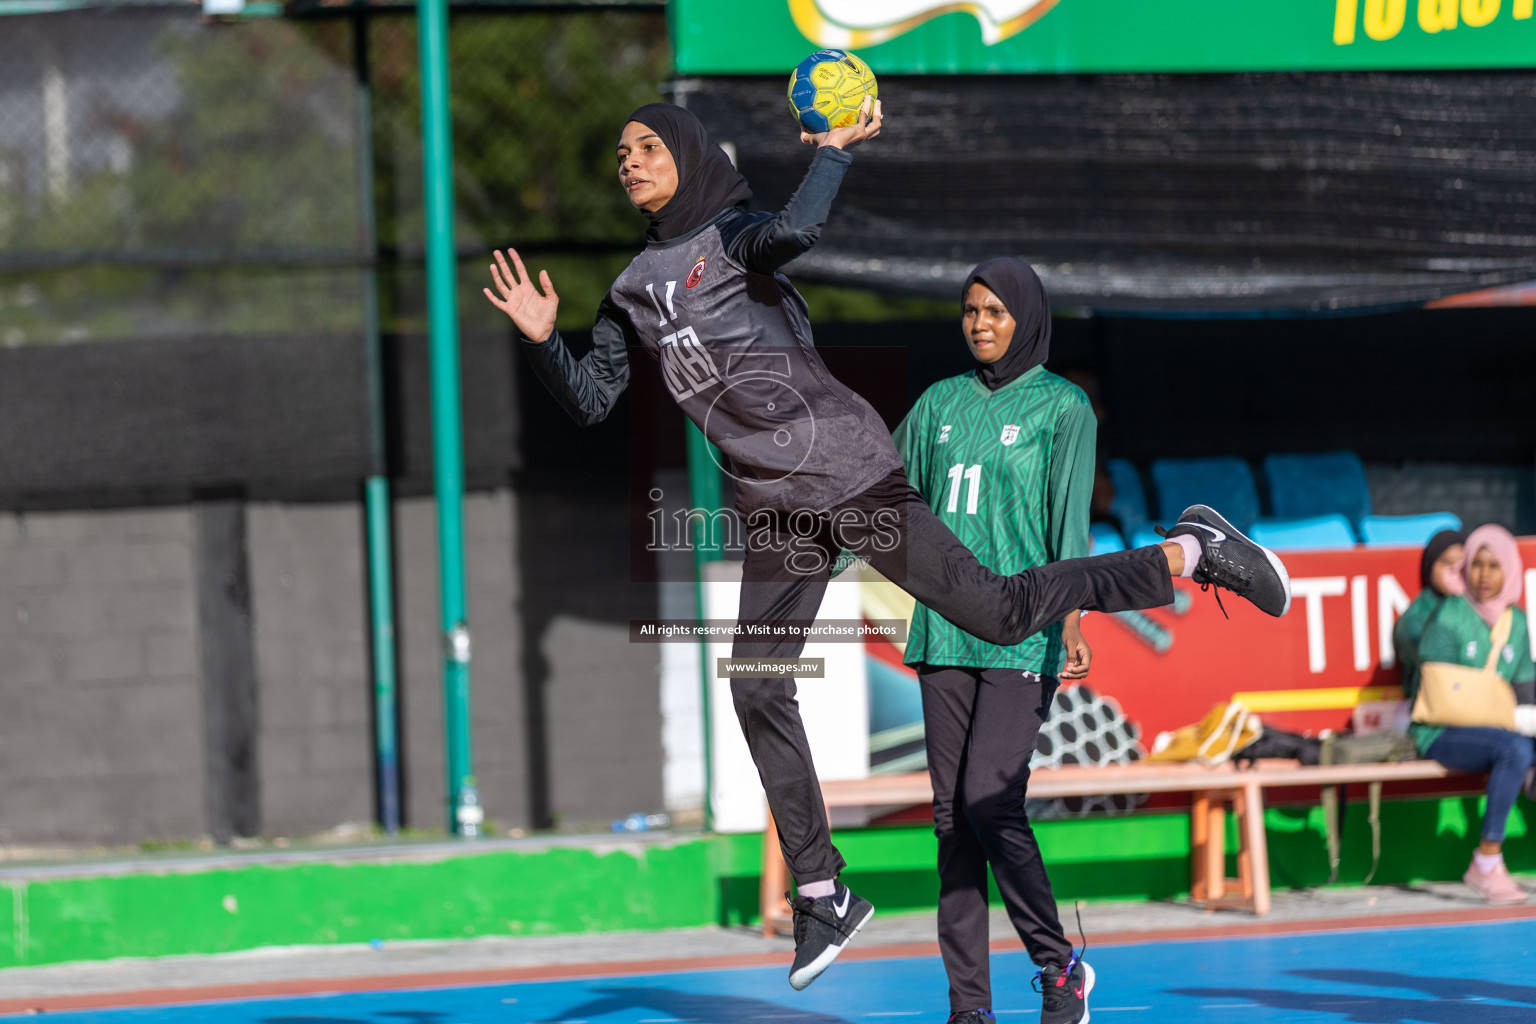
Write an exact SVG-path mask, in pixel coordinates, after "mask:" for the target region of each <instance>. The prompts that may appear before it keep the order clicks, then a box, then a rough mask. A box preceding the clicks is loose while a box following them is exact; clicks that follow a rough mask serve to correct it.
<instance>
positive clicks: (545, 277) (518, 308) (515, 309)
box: [481, 249, 560, 342]
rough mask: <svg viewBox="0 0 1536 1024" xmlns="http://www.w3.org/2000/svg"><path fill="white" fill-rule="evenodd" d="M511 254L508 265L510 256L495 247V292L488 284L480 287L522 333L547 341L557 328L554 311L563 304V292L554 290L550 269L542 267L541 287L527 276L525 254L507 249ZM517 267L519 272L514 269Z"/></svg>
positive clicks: (528, 337)
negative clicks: (508, 261)
mask: <svg viewBox="0 0 1536 1024" xmlns="http://www.w3.org/2000/svg"><path fill="white" fill-rule="evenodd" d="M507 252H508V253H510V254H511V256H512V266H510V267H509V266H507V258H506V257H505V256H503V255H502V254H501V250H500V249H497V250H496V262H495V263H492V264H491V280H492V281H493V282H494V283H495V285H496V292H498V293H500V294H499V296H498V295H497V294H493V293H492V292H491V290H490V289H489V288H484V289H481V290H482V291H484V292H485V297H486V298H487V299H490V300H491V305H493V306H495V307H496V308H497V309H499V310H501V311H502V312H503V313H505V314H507V316H509V317H511V318H512V322H513V323H514V324H516V325H517V329H518V330H519V331H521V332H522V335H523V337H525V338H527V339H528V340H529V341H536V342H541V341H547V340H549V336H550V334H552V333H554V330H555V312H556V311H557V310H558V309H559V308H560V296H558V295H556V294H555V286H554V285H552V284H551V283H550V281H549V272H548V271H545V270H541V271H539V288H542V289H543V294H540V292H539V288H535V287H534V286H533V280H532V279H531V278H530V277H529V276H528V270H527V268H526V267H524V266H523V260H522V257H520V256H518V254H517V250H516V249H508V250H507ZM513 268H516V272H515V273H514V272H513Z"/></svg>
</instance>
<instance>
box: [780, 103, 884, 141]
mask: <svg viewBox="0 0 1536 1024" xmlns="http://www.w3.org/2000/svg"><path fill="white" fill-rule="evenodd" d="M879 134H880V101H879V100H872V99H870V98H869V97H868V96H866V97H864V102H863V103H862V104H860V105H859V119H858V120H857V121H855V122H854V123H853V124H851V125H848V126H847V127H846V128H833V129H832V130H831V131H829V132H817V133H815V134H814V135H813V134H812V133H810V132H801V133H800V141H801V142H811V143H815V144H816V145H817V146H832V147H833V148H835V149H852V148H853V147H854V146H857V145H858V144H859V143H861V142H863V141H864V140H865V139H872V138H874V137H875V136H876V135H879Z"/></svg>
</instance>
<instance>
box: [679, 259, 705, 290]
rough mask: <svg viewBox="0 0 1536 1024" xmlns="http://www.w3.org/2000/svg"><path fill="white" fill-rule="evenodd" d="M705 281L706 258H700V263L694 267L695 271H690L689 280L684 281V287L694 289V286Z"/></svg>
mask: <svg viewBox="0 0 1536 1024" xmlns="http://www.w3.org/2000/svg"><path fill="white" fill-rule="evenodd" d="M703 279H704V257H703V256H700V257H699V262H697V263H695V264H694V265H693V269H692V270H690V271H688V280H687V281H684V282H683V285H684V287H687V288H692V287H693V286H694V285H696V284H698V283H699V282H700V281H702V280H703Z"/></svg>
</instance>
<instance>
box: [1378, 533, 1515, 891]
mask: <svg viewBox="0 0 1536 1024" xmlns="http://www.w3.org/2000/svg"><path fill="white" fill-rule="evenodd" d="M1524 576H1525V569H1524V566H1523V565H1522V564H1521V560H1520V547H1519V545H1517V544H1516V543H1515V538H1514V537H1512V536H1510V534H1509V531H1508V530H1506V529H1504V528H1503V527H1502V526H1495V525H1488V526H1479V527H1478V528H1477V529H1475V530H1473V531H1472V533H1471V534H1470V535H1468V537H1467V543H1466V554H1465V556H1464V557H1463V558H1462V564H1461V571H1460V573H1458V574H1457V575H1455V576H1452V577H1451V578H1450V579H1449V581H1448V583H1449V585H1450V589H1451V590H1452V591H1453V593H1452V594H1451V595H1450V596H1449V597H1447V598H1446V599H1445V600H1444V601H1443V602H1441V604H1440V607H1439V608H1438V609H1436V610H1435V613H1434V615H1433V616H1431V617H1430V620H1429V623H1428V624H1427V625H1426V626H1425V627H1424V636H1423V638H1422V639H1421V640H1420V641H1419V657H1420V659H1421V664H1427V663H1428V662H1432V661H1442V662H1448V663H1450V664H1453V665H1467V666H1472V667H1474V668H1481V667H1482V666H1483V665H1485V664H1487V662H1488V656H1489V653H1490V652H1489V645H1490V643H1491V642H1492V639H1493V631H1494V627H1495V625H1496V624H1497V623H1498V621H1499V619H1500V618H1501V617H1502V616H1503V615H1504V612H1505V609H1509V610H1510V612H1511V614H1512V617H1513V621H1512V623H1511V626H1510V631H1509V639H1508V640H1507V641H1506V642H1505V644H1504V648H1503V650H1502V651H1501V652H1500V653H1499V656H1498V659H1497V661H1496V662H1495V665H1496V666H1497V668H1496V671H1497V672H1498V674H1499V676H1500V677H1501V678H1503V679H1504V680H1505V681H1506V682H1508V683H1509V684H1510V685H1511V686H1513V687H1515V690H1516V693H1517V694H1519V695H1520V696H1522V697H1523V698H1524V703H1526V704H1529V702H1530V700H1531V690H1532V689H1533V687H1532V685H1531V684H1533V683H1536V664H1533V663H1532V661H1531V646H1530V634H1529V633H1528V632H1527V629H1526V621H1525V612H1524V611H1523V610H1521V608H1520V607H1519V606H1518V605H1517V604H1516V602H1517V601H1519V600H1520V591H1521V584H1522V581H1523V579H1524ZM1416 682H1417V680H1415V683H1416ZM1521 691H1524V692H1523V693H1522V692H1521ZM1417 694H1418V687H1417V685H1415V686H1414V687H1413V690H1412V692H1408V690H1407V687H1406V686H1405V696H1407V697H1408V699H1409V700H1412V699H1413V698H1414V697H1416V696H1417ZM1521 717H1522V718H1523V717H1525V716H1521ZM1409 734H1410V735H1411V736H1412V737H1413V740H1414V743H1415V744H1416V745H1417V746H1418V748H1419V752H1420V753H1421V754H1423V755H1424V756H1425V757H1429V758H1433V759H1434V760H1436V761H1439V762H1440V763H1441V764H1443V765H1445V766H1446V767H1447V768H1455V769H1457V770H1459V771H1467V772H1487V773H1488V804H1487V809H1486V810H1485V811H1484V812H1483V828H1482V842H1480V843H1479V844H1478V847H1477V850H1476V852H1474V853H1473V854H1472V863H1471V865H1470V866H1468V868H1467V873H1466V875H1464V876H1463V880H1464V881H1465V882H1466V883H1467V884H1468V885H1469V886H1471V887H1472V888H1473V890H1474V891H1476V892H1477V894H1478V895H1479V896H1481V897H1482V898H1483V899H1485V900H1487V901H1488V902H1490V903H1523V902H1525V900H1526V898H1527V897H1526V893H1525V890H1523V889H1521V888H1520V886H1518V885H1516V884H1515V882H1514V880H1513V879H1512V878H1510V877H1509V871H1508V870H1507V869H1506V868H1505V867H1504V853H1503V848H1504V828H1505V823H1506V821H1507V820H1508V818H1509V812H1510V809H1511V808H1512V807H1514V804H1515V797H1516V796H1517V795H1518V794H1519V792H1520V786H1521V784H1522V783H1523V782H1524V781H1525V774H1526V772H1527V771H1528V770H1529V769H1530V767H1531V740H1530V738H1529V737H1527V736H1522V735H1520V734H1519V733H1517V732H1510V731H1508V730H1505V729H1487V728H1442V727H1439V726H1433V725H1420V724H1419V723H1417V722H1416V723H1414V724H1413V725H1412V726H1410V727H1409Z"/></svg>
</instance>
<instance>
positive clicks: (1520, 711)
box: [1515, 704, 1536, 736]
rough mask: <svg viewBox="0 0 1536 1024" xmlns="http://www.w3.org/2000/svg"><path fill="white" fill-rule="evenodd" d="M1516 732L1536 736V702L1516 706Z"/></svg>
mask: <svg viewBox="0 0 1536 1024" xmlns="http://www.w3.org/2000/svg"><path fill="white" fill-rule="evenodd" d="M1515 732H1517V733H1519V734H1520V735H1521V736H1536V704H1517V705H1516V706H1515Z"/></svg>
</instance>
